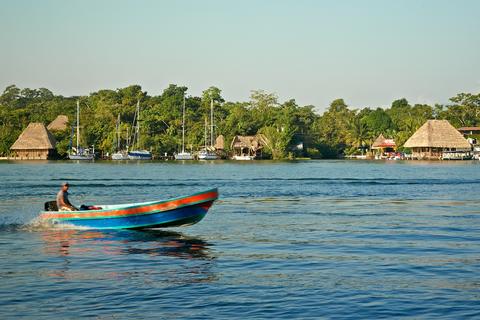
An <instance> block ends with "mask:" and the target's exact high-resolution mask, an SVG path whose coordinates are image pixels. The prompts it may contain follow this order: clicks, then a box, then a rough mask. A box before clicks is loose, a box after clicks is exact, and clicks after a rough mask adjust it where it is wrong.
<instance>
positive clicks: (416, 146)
mask: <svg viewBox="0 0 480 320" xmlns="http://www.w3.org/2000/svg"><path fill="white" fill-rule="evenodd" d="M404 146H405V147H406V148H411V149H412V158H414V159H430V160H439V159H445V156H446V155H448V157H449V158H451V157H450V155H452V154H453V155H452V156H453V157H454V158H456V157H457V156H456V155H455V154H458V157H462V158H463V155H464V154H465V155H467V154H468V153H469V152H470V151H471V150H472V146H471V145H470V143H469V142H468V141H467V140H466V139H465V138H464V137H463V136H462V134H461V133H460V132H459V131H458V130H457V129H455V128H454V127H453V126H452V125H451V124H450V123H449V122H448V121H447V120H428V121H427V122H425V123H424V124H423V125H422V126H421V127H420V128H419V129H418V130H417V131H416V132H415V133H414V134H413V135H412V136H411V137H410V138H409V139H408V140H407V142H405V144H404ZM451 159H452V158H451Z"/></svg>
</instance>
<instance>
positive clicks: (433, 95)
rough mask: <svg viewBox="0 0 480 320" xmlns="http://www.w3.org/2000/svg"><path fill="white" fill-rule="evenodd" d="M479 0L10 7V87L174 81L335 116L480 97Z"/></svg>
mask: <svg viewBox="0 0 480 320" xmlns="http://www.w3.org/2000/svg"><path fill="white" fill-rule="evenodd" d="M479 12H480V1H476V0H458V1H448V0H402V1H400V0H399V1H394V0H391V1H389V0H363V1H357V0H350V1H349V0H344V1H334V0H331V1H328V0H256V1H254V0H237V1H234V0H175V1H174V0H169V1H163V0H158V1H156V0H137V1H133V0H131V1H130V0H104V1H93V0H82V1H80V0H70V1H64V0H43V1H36V0H28V1H27V0H0V44H1V45H0V90H1V91H3V90H4V88H5V87H7V86H8V85H10V84H16V85H17V86H18V87H20V88H24V87H28V88H40V87H46V88H48V89H50V90H52V91H53V92H54V93H56V94H61V95H64V96H71V95H87V94H89V93H91V92H95V91H98V90H100V89H117V88H122V87H126V86H128V85H131V84H139V85H141V86H142V88H143V89H144V90H146V91H147V92H148V93H149V94H150V95H158V94H161V92H162V91H163V90H164V89H165V88H166V87H167V86H168V84H170V83H174V84H177V85H185V86H187V87H188V88H189V91H188V93H189V94H191V95H200V94H201V92H202V91H203V90H205V89H207V88H208V87H210V86H217V87H218V88H220V89H221V90H222V94H223V97H224V98H225V99H226V100H229V101H246V100H248V99H249V96H250V93H251V90H257V89H261V90H265V91H267V92H273V93H276V94H277V95H278V97H279V100H280V102H283V101H285V100H288V99H292V98H294V99H296V100H297V102H298V103H299V104H300V105H314V106H316V107H317V108H318V110H325V109H326V108H327V107H328V105H329V103H330V102H331V101H332V100H334V99H337V98H343V99H344V100H345V102H346V103H347V104H348V105H350V106H351V107H352V108H363V107H366V106H368V107H388V106H390V105H391V102H392V101H393V100H395V99H399V98H406V99H407V100H408V101H410V102H411V103H428V104H434V103H448V99H449V98H450V97H452V96H455V95H456V94H457V93H460V92H472V93H478V92H480V18H478V13H479Z"/></svg>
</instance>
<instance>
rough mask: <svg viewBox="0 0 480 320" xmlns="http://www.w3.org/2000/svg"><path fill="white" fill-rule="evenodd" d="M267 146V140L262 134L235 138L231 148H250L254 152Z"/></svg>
mask: <svg viewBox="0 0 480 320" xmlns="http://www.w3.org/2000/svg"><path fill="white" fill-rule="evenodd" d="M264 145H265V138H264V137H263V135H261V134H257V135H255V136H235V137H233V140H232V144H231V148H232V149H234V148H248V149H251V150H253V151H256V150H260V149H262V148H263V146H264Z"/></svg>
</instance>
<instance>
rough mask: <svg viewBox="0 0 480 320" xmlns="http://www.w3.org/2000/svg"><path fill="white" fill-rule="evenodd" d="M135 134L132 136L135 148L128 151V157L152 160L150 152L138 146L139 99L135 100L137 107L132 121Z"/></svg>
mask: <svg viewBox="0 0 480 320" xmlns="http://www.w3.org/2000/svg"><path fill="white" fill-rule="evenodd" d="M135 120H137V121H136V122H137V123H136V124H135V134H134V137H133V145H134V146H135V147H136V148H137V149H134V150H132V151H129V152H128V159H130V160H152V153H151V152H150V151H147V150H142V149H140V148H139V145H140V100H137V109H136V110H135V117H134V120H133V122H134V123H135Z"/></svg>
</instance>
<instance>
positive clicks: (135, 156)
mask: <svg viewBox="0 0 480 320" xmlns="http://www.w3.org/2000/svg"><path fill="white" fill-rule="evenodd" d="M128 159H129V160H152V154H151V153H150V152H149V151H146V150H139V151H130V152H129V153H128Z"/></svg>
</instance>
